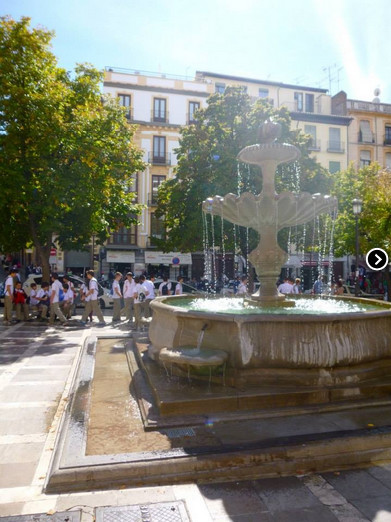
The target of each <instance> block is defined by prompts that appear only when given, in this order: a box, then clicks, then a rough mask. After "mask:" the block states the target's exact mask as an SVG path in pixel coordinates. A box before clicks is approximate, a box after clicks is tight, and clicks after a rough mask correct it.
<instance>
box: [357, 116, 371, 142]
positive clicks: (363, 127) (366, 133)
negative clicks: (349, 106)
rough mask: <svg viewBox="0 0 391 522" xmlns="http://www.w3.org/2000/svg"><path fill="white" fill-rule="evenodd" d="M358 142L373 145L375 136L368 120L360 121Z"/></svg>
mask: <svg viewBox="0 0 391 522" xmlns="http://www.w3.org/2000/svg"><path fill="white" fill-rule="evenodd" d="M358 141H360V142H362V143H373V134H372V131H371V127H370V125H369V121H367V120H362V121H360V132H359V135H358Z"/></svg>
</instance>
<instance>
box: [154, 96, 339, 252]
mask: <svg viewBox="0 0 391 522" xmlns="http://www.w3.org/2000/svg"><path fill="white" fill-rule="evenodd" d="M268 118H272V119H273V120H274V121H277V122H279V123H280V124H281V125H282V135H281V141H282V142H285V143H291V144H294V145H296V146H297V147H298V148H299V149H300V151H301V153H302V157H301V159H300V161H299V162H298V163H297V164H295V165H293V166H282V167H281V168H279V169H278V174H277V178H276V182H277V188H278V191H280V190H282V189H285V190H286V189H289V190H300V191H309V192H328V191H329V189H330V178H329V175H328V172H327V171H326V170H325V169H324V168H322V167H321V166H320V165H319V164H318V163H316V161H315V160H314V159H312V158H310V157H309V153H308V145H309V142H310V139H311V138H310V136H307V135H305V134H304V133H302V132H301V131H300V130H291V128H290V123H291V120H290V116H289V112H288V110H287V109H286V108H280V109H274V108H273V106H272V105H271V104H270V103H269V102H268V100H261V99H260V100H257V101H256V102H255V103H253V102H252V101H251V99H250V97H249V96H248V95H247V94H245V93H243V91H242V90H241V89H240V88H227V89H226V90H225V92H224V94H215V95H213V96H211V97H210V98H209V99H208V106H207V107H206V108H204V109H200V110H199V111H197V112H196V115H195V120H196V121H195V123H194V124H192V125H189V126H188V127H185V128H183V129H182V131H181V139H180V146H179V148H178V149H177V151H176V152H177V157H178V166H177V169H176V176H175V178H174V179H170V180H168V181H166V182H165V183H164V184H163V185H162V186H161V188H160V190H159V200H158V201H159V206H158V210H157V215H160V216H162V218H163V219H164V222H165V225H166V228H167V238H166V239H165V240H164V241H159V240H155V243H156V244H157V245H158V246H159V247H160V248H163V249H165V250H170V249H172V248H178V249H180V250H182V251H189V250H190V251H194V250H197V249H202V243H203V227H202V210H201V204H202V201H203V200H205V199H206V198H207V197H210V196H214V195H216V194H219V195H225V194H227V193H229V192H232V193H234V194H238V193H242V192H245V191H249V192H254V193H259V192H260V190H261V187H262V177H261V176H260V175H259V169H258V167H252V166H251V167H250V166H247V165H242V166H241V167H240V168H239V167H238V163H237V160H236V156H237V154H238V153H239V151H240V150H241V149H242V148H243V147H245V146H247V145H251V144H254V143H256V142H257V133H258V129H259V125H260V124H261V123H262V122H263V121H265V120H266V119H268ZM238 168H239V169H240V170H239V175H238ZM220 232H221V231H220V228H219V227H218V226H216V237H217V236H218V235H219V233H220ZM230 239H231V241H232V236H231V237H229V234H227V237H226V238H225V240H226V241H227V243H226V244H227V246H228V243H229V240H230Z"/></svg>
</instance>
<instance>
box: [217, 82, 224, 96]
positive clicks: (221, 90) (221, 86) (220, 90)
mask: <svg viewBox="0 0 391 522" xmlns="http://www.w3.org/2000/svg"><path fill="white" fill-rule="evenodd" d="M224 91H225V83H216V84H215V92H218V93H219V94H224Z"/></svg>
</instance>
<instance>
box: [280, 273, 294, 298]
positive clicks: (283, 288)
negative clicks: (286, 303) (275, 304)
mask: <svg viewBox="0 0 391 522" xmlns="http://www.w3.org/2000/svg"><path fill="white" fill-rule="evenodd" d="M278 291H279V292H280V294H285V295H287V294H292V293H293V284H292V281H291V280H290V279H289V277H286V278H285V279H284V282H283V283H281V284H280V286H279V287H278Z"/></svg>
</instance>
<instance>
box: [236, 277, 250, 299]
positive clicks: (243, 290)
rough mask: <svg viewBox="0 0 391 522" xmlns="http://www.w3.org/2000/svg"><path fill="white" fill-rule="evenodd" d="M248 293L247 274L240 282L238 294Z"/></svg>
mask: <svg viewBox="0 0 391 522" xmlns="http://www.w3.org/2000/svg"><path fill="white" fill-rule="evenodd" d="M246 294H247V276H242V278H241V280H240V284H239V286H238V291H237V292H236V295H246Z"/></svg>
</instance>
